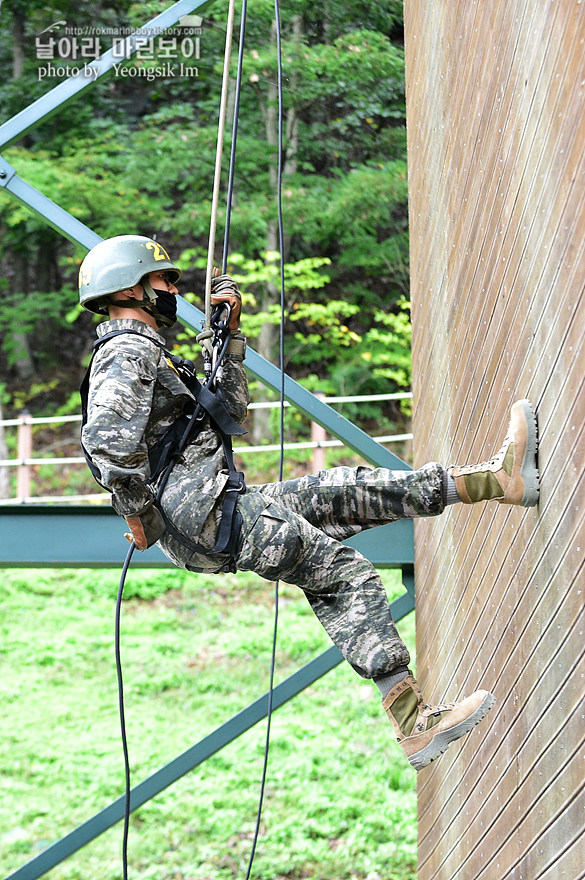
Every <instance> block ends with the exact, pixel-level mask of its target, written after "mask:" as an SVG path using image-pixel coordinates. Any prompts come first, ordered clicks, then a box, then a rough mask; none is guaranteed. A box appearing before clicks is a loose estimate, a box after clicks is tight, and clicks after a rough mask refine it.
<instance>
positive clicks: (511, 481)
mask: <svg viewBox="0 0 585 880" xmlns="http://www.w3.org/2000/svg"><path fill="white" fill-rule="evenodd" d="M537 450H538V437H537V426H536V417H535V415H534V412H533V409H532V406H531V404H530V401H529V400H517V401H516V403H515V404H514V405H513V406H512V409H511V410H510V424H509V426H508V433H507V435H506V439H505V440H504V443H503V445H502V448H501V449H500V451H499V452H498V454H497V455H496V456H495V457H494V458H492V459H491V460H490V461H484V462H482V463H481V464H473V465H464V466H460V465H452V466H451V467H449V468H447V473H448V474H449V475H450V476H451V477H453V479H454V480H455V486H456V488H457V493H458V495H459V497H460V498H461V500H462V501H463V502H465V504H473V503H475V502H476V501H489V500H490V499H492V498H493V499H496V500H497V501H500V502H503V503H504V504H518V505H521V506H522V507H534V506H535V505H536V504H538V493H539V477H538V469H537V465H536V454H537Z"/></svg>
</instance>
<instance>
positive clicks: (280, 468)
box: [246, 0, 284, 880]
mask: <svg viewBox="0 0 585 880" xmlns="http://www.w3.org/2000/svg"><path fill="white" fill-rule="evenodd" d="M274 16H275V21H276V55H277V70H278V73H277V81H278V82H277V85H278V175H277V195H276V200H277V207H278V246H279V250H280V345H279V361H280V459H279V465H278V478H279V480H280V481H282V479H283V477H284V223H283V219H282V169H283V131H282V128H283V101H282V44H281V32H280V8H279V0H274ZM278 599H279V581H276V583H275V584H274V631H273V635H272V656H271V661H270V685H269V688H268V707H267V711H266V742H265V746H264V763H263V766H262V781H261V783H260V798H259V803H258V814H257V817H256V828H255V830H254V839H253V841H252V851H251V853H250V861H249V863H248V870H247V872H246V880H250V875H251V872H252V864H253V862H254V856H255V854H256V846H257V844H258V836H259V833H260V821H261V818H262V806H263V803H264V792H265V789H266V777H267V773H268V755H269V751H270V731H271V725H272V709H273V695H274V671H275V667H276V640H277V633H278Z"/></svg>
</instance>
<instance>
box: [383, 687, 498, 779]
mask: <svg viewBox="0 0 585 880" xmlns="http://www.w3.org/2000/svg"><path fill="white" fill-rule="evenodd" d="M494 703H495V697H494V696H493V694H490V693H489V691H476V692H475V693H474V694H472V695H471V696H470V697H467V698H466V699H464V700H462V701H461V702H460V703H445V704H443V705H441V706H428V705H427V704H426V703H425V702H424V700H423V696H422V694H421V692H420V688H419V686H418V684H417V682H416V680H415V679H414V678H413V677H412V675H410V674H409V675H407V677H406V678H403V679H402V681H400V682H399V683H398V684H397V685H396V686H395V687H393V688H392V690H391V691H389V692H388V694H387V695H386V697H385V698H384V701H383V703H382V705H383V706H384V709H385V710H386V714H387V715H388V718H389V719H390V721H391V722H392V726H393V727H394V730H395V731H396V736H397V737H398V742H399V743H400V746H401V748H402V751H403V752H404V754H405V755H406V757H407V758H408V760H409V762H410V763H411V764H412V766H413V767H414V769H415V770H422V768H423V767H426V766H427V764H430V762H431V761H434V760H435V758H438V757H439V755H442V754H443V752H444V751H445V750H446V749H447V747H448V745H449V744H450V743H452V742H454V741H455V740H456V739H459V737H460V736H463V735H464V734H466V733H469V731H470V730H472V728H474V727H475V725H476V724H479V722H480V721H481V719H482V718H484V717H485V715H486V714H487V712H488V711H489V710H490V709H491V707H492V706H493V705H494Z"/></svg>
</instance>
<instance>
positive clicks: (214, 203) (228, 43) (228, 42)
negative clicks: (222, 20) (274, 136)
mask: <svg viewBox="0 0 585 880" xmlns="http://www.w3.org/2000/svg"><path fill="white" fill-rule="evenodd" d="M235 7H236V4H235V0H230V3H229V7H228V19H227V28H226V34H225V52H224V59H223V80H222V84H221V99H220V103H219V124H218V130H217V146H216V151H215V174H214V178H213V195H212V198H211V219H210V223H209V245H208V248H207V272H206V274H205V325H204V330H209V329H210V328H211V276H212V272H213V261H214V252H215V230H216V226H217V209H218V205H219V184H220V180H221V158H222V153H223V135H224V130H225V114H226V107H227V96H228V89H229V80H230V55H231V50H232V35H233V31H234V17H235ZM234 121H235V119H234ZM224 259H225V249H224Z"/></svg>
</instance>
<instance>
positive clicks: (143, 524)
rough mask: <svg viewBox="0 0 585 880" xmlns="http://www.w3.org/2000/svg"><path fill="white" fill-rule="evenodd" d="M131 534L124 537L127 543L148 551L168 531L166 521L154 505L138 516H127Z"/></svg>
mask: <svg viewBox="0 0 585 880" xmlns="http://www.w3.org/2000/svg"><path fill="white" fill-rule="evenodd" d="M124 519H125V520H126V522H127V523H128V528H129V529H130V532H131V534H129V533H128V532H126V534H125V535H124V537H125V538H126V540H127V541H130V543H132V541H134V543H135V544H136V549H137V550H146V549H148V547H152V545H153V544H156V542H157V541H158V540H160V538H162V536H163V535H164V533H165V532H166V530H167V527H166V526H165V522H164V519H163V518H162V514H161V513H160V511H159V510H157V509H156V507H155V506H154V504H151V505H150V506H149V507H147V508H146V509H145V510H143V511H142V513H140V515H136V516H125V517H124Z"/></svg>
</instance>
